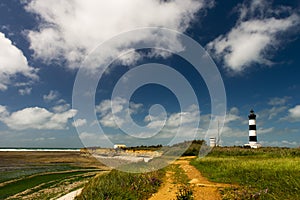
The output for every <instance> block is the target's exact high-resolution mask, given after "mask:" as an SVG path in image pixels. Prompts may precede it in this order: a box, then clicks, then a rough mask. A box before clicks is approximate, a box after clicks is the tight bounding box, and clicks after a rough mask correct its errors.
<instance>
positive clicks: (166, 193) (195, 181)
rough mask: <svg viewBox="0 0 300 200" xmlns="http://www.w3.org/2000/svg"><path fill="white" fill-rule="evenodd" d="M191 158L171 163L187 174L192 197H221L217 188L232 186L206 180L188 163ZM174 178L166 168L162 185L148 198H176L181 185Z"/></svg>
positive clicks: (155, 199)
mask: <svg viewBox="0 0 300 200" xmlns="http://www.w3.org/2000/svg"><path fill="white" fill-rule="evenodd" d="M193 158H194V157H181V158H180V159H178V160H177V161H175V162H174V163H173V164H174V165H179V167H180V168H181V170H183V172H184V174H185V175H186V176H187V178H188V181H187V184H186V185H189V187H190V188H191V190H192V192H193V197H194V199H197V200H201V199H205V200H218V199H221V195H220V193H219V189H220V188H225V187H232V185H229V184H224V183H215V182H211V181H208V180H207V179H206V178H205V177H203V176H202V175H201V173H200V172H199V171H198V170H197V169H196V168H195V167H194V166H192V165H190V164H189V163H190V160H191V159H193ZM175 179H176V177H175V176H174V172H172V171H170V170H168V171H167V173H166V177H165V180H164V183H163V185H162V186H161V188H160V189H159V191H158V192H157V193H155V194H154V195H153V196H152V197H151V198H150V200H159V199H166V200H168V199H170V200H174V199H176V196H178V195H179V194H180V188H181V185H180V183H178V182H177V181H175ZM181 184H182V183H181Z"/></svg>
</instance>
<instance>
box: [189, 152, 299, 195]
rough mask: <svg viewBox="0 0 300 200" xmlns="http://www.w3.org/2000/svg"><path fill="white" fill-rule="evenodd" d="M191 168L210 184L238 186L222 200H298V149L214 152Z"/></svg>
mask: <svg viewBox="0 0 300 200" xmlns="http://www.w3.org/2000/svg"><path fill="white" fill-rule="evenodd" d="M191 164H193V165H194V166H195V167H196V168H197V169H199V170H200V171H201V172H202V174H203V175H204V176H206V177H208V178H209V179H210V180H212V181H215V182H224V183H231V184H238V185H240V187H238V189H235V188H228V189H225V190H223V191H222V193H223V199H278V200H279V199H280V200H281V199H291V200H294V199H300V149H283V148H262V149H242V148H215V149H214V150H213V151H212V152H211V153H210V154H209V155H207V156H206V157H205V158H198V159H196V160H193V161H192V162H191Z"/></svg>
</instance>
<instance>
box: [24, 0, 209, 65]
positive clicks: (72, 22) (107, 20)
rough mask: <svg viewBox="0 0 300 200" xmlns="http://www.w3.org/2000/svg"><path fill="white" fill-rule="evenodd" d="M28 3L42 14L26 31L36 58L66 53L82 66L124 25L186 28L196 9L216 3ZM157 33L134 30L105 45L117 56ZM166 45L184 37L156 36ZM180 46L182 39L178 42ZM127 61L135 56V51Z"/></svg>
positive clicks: (56, 0) (48, 58)
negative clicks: (34, 26)
mask: <svg viewBox="0 0 300 200" xmlns="http://www.w3.org/2000/svg"><path fill="white" fill-rule="evenodd" d="M25 2H26V3H25V9H26V10H27V11H28V12H30V13H34V14H36V15H37V16H38V19H39V20H38V23H39V25H38V27H37V29H36V30H29V31H27V36H28V39H29V41H30V48H31V49H32V50H33V51H34V56H35V57H36V58H39V59H42V60H43V61H45V62H52V61H59V60H61V59H64V60H66V61H67V62H68V66H69V67H78V63H79V61H82V59H83V58H84V56H85V55H86V54H87V53H88V52H89V51H90V50H92V49H93V48H95V46H96V45H98V44H100V43H102V42H104V41H105V40H107V39H109V38H111V37H112V36H115V35H117V34H119V33H122V32H124V31H129V30H132V29H136V28H139V27H166V28H171V29H175V30H178V31H182V32H183V31H185V30H186V29H187V28H188V27H189V25H190V23H191V21H192V20H193V19H194V16H195V14H196V12H197V11H199V10H205V9H207V8H209V7H212V5H213V4H212V3H208V2H212V1H207V0H198V1H194V0H186V1H181V0H172V1H161V0H151V1H139V0H111V1H97V0H87V1H82V0H70V1H60V0H53V1H44V0H27V1H25ZM147 38H153V34H152V33H149V34H148V35H137V34H133V35H132V36H131V37H128V38H127V40H126V41H121V42H120V43H118V44H115V46H113V47H109V48H107V49H105V51H104V52H106V55H99V56H101V58H102V59H104V60H105V59H106V58H108V57H110V56H114V58H115V57H116V56H118V55H120V54H122V53H123V52H125V51H127V50H128V48H127V47H128V45H130V44H131V43H139V42H142V41H143V40H145V39H147ZM155 41H156V42H157V43H159V44H162V46H165V47H169V48H171V49H172V48H173V49H174V48H178V45H177V46H176V44H178V43H179V41H177V40H176V38H168V37H167V36H161V37H156V38H155ZM179 46H180V45H179ZM124 59H125V60H124V63H125V64H130V62H135V61H136V59H133V58H132V56H130V57H128V56H125V57H124Z"/></svg>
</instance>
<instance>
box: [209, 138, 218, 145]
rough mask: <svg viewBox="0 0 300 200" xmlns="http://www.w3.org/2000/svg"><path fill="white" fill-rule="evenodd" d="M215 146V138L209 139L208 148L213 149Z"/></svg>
mask: <svg viewBox="0 0 300 200" xmlns="http://www.w3.org/2000/svg"><path fill="white" fill-rule="evenodd" d="M216 145H217V143H216V138H215V137H211V138H209V146H210V147H215V146H216Z"/></svg>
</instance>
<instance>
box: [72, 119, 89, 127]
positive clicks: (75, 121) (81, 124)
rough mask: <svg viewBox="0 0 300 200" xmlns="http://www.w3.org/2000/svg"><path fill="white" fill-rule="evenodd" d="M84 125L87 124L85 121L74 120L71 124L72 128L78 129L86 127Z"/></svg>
mask: <svg viewBox="0 0 300 200" xmlns="http://www.w3.org/2000/svg"><path fill="white" fill-rule="evenodd" d="M86 123H87V121H86V119H76V120H74V122H73V123H72V125H73V126H74V127H79V126H83V125H86Z"/></svg>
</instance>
